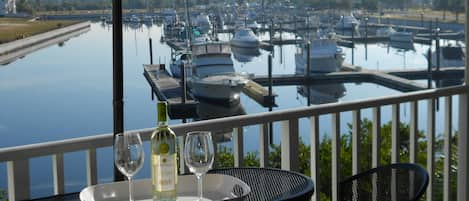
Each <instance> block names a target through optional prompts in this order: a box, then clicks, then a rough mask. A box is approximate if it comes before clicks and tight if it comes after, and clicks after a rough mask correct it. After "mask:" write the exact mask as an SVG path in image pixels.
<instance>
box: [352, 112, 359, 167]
mask: <svg viewBox="0 0 469 201" xmlns="http://www.w3.org/2000/svg"><path fill="white" fill-rule="evenodd" d="M352 116H353V119H352V174H353V175H355V174H358V173H359V172H360V142H361V140H360V120H361V117H360V116H361V115H360V110H354V111H352Z"/></svg>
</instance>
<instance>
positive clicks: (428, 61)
mask: <svg viewBox="0 0 469 201" xmlns="http://www.w3.org/2000/svg"><path fill="white" fill-rule="evenodd" d="M427 64H428V66H427V71H428V83H427V87H428V88H429V89H431V88H432V48H431V47H430V48H428V51H427Z"/></svg>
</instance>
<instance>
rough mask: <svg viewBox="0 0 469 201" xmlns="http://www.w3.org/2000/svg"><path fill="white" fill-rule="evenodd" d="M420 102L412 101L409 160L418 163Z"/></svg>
mask: <svg viewBox="0 0 469 201" xmlns="http://www.w3.org/2000/svg"><path fill="white" fill-rule="evenodd" d="M418 132H419V128H418V102H417V101H412V102H410V136H409V162H410V163H417V153H418V150H417V142H418Z"/></svg>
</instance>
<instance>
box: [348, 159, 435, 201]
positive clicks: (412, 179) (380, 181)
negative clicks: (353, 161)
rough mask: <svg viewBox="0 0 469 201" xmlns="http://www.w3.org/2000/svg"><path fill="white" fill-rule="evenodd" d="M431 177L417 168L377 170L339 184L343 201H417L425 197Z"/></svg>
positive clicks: (402, 166) (404, 166)
mask: <svg viewBox="0 0 469 201" xmlns="http://www.w3.org/2000/svg"><path fill="white" fill-rule="evenodd" d="M428 178H429V177H428V173H427V171H426V170H425V169H423V168H422V167H421V166H419V165H416V164H408V163H399V164H391V165H385V166H381V167H377V168H373V169H370V170H367V171H365V172H362V173H360V174H357V175H354V176H352V177H350V178H347V179H345V180H344V181H342V182H340V184H339V200H340V201H374V200H379V201H417V200H419V199H420V197H422V195H423V194H424V193H425V189H426V188H427V185H428Z"/></svg>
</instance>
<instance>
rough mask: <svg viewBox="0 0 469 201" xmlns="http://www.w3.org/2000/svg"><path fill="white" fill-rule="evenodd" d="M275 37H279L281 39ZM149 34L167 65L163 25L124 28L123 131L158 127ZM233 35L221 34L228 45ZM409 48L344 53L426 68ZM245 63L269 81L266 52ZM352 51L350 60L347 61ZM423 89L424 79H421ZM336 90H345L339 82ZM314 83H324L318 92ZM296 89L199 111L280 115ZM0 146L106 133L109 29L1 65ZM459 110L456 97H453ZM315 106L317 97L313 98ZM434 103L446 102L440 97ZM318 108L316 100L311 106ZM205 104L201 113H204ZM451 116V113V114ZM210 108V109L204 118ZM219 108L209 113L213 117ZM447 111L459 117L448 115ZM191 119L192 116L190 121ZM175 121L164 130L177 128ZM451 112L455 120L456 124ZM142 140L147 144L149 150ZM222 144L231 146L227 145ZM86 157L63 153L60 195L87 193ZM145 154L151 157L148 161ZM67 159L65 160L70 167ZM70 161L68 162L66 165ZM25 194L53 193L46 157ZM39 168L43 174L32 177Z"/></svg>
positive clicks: (290, 65)
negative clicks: (271, 101)
mask: <svg viewBox="0 0 469 201" xmlns="http://www.w3.org/2000/svg"><path fill="white" fill-rule="evenodd" d="M259 36H260V38H261V39H264V40H266V39H268V34H267V33H260V34H259ZM276 36H279V35H278V33H277V34H276ZM149 37H151V38H153V47H154V50H153V52H154V61H155V63H165V64H167V65H169V63H170V56H171V55H170V54H171V51H170V48H169V47H168V46H167V45H165V44H164V43H162V42H160V41H159V39H160V37H161V28H160V27H159V26H156V25H154V26H151V27H147V26H145V25H143V26H140V27H130V26H125V28H124V41H123V42H124V90H125V91H124V102H125V104H124V118H125V120H124V122H125V129H126V130H132V129H141V128H150V127H154V126H156V116H155V114H156V111H155V105H156V100H151V89H150V86H149V84H148V83H147V81H146V80H145V78H144V76H143V66H142V64H147V63H149V61H150V56H149V50H148V38H149ZM230 37H231V36H230V35H229V34H223V35H220V38H221V39H229V38H230ZM282 37H284V38H294V37H295V36H294V35H293V34H289V33H283V35H282ZM296 48H297V47H296V46H295V45H285V46H275V47H274V51H273V52H272V55H273V74H293V73H294V70H295V59H294V54H295V51H296ZM414 48H415V49H414V50H407V51H404V50H402V49H396V48H393V47H390V46H389V45H388V44H385V43H380V44H367V45H364V44H357V45H356V47H355V48H354V49H353V50H352V49H351V48H345V47H344V48H343V49H344V52H345V53H346V62H347V63H352V62H353V63H354V64H355V65H359V66H362V67H363V68H366V69H372V70H398V69H399V70H402V69H406V68H426V66H427V62H426V59H425V57H424V55H423V54H424V53H425V52H426V51H427V49H428V46H427V45H420V44H415V45H414ZM260 52H261V54H260V55H259V56H257V57H253V58H250V60H251V61H238V60H236V58H234V57H233V61H234V64H235V68H236V70H237V71H238V72H247V73H254V74H256V75H267V71H268V70H267V56H268V54H269V52H268V51H265V50H262V49H261V50H260ZM352 54H353V56H354V57H353V59H352ZM419 82H421V83H426V81H419ZM339 85H341V84H339ZM343 86H344V89H345V91H344V94H343V96H339V97H337V98H335V99H336V100H334V101H336V102H347V101H356V100H360V99H367V98H374V97H383V96H389V95H395V94H399V93H401V92H399V91H396V90H393V89H390V88H386V87H383V86H380V85H377V84H374V83H367V82H363V83H343ZM319 87H320V86H319ZM299 89H300V88H298V86H274V87H273V92H274V93H276V94H278V97H277V98H276V104H277V106H276V107H272V108H268V107H267V108H266V107H262V106H260V105H259V104H258V103H256V102H255V101H254V100H252V99H250V98H249V97H247V96H246V95H244V94H241V97H240V104H239V105H237V106H236V107H234V108H233V107H222V106H217V105H212V104H203V105H202V107H201V109H202V110H203V111H204V112H207V113H208V114H205V115H207V117H222V116H227V115H230V114H243V113H246V114H254V113H261V112H268V111H269V110H273V111H276V110H283V109H290V108H298V107H305V106H307V102H308V100H307V98H305V97H304V96H303V95H302V94H301V93H299ZM0 94H2V95H1V98H0V108H1V112H0V136H2V140H1V141H0V147H1V148H4V147H10V146H17V145H25V144H31V143H39V142H47V141H54V140H63V139H69V138H75V137H83V136H89V135H95V134H103V133H111V132H112V128H113V125H112V123H113V120H112V117H113V116H112V27H111V26H107V25H105V24H101V23H92V25H91V30H90V31H89V32H87V33H85V34H83V35H81V36H78V37H75V38H71V39H70V40H68V41H66V42H65V43H63V44H60V45H54V46H50V47H47V48H44V49H41V50H38V51H36V52H34V53H31V54H29V55H27V56H26V57H24V58H20V59H18V60H17V61H15V62H13V63H11V64H8V65H5V66H0ZM453 101H454V103H453V105H455V106H457V100H453ZM312 102H313V103H314V97H313V101H312ZM439 104H440V105H442V104H444V102H443V100H441V101H440V103H439ZM312 106H313V107H314V104H313V105H312ZM204 107H205V108H204ZM419 108H420V109H419V112H420V113H421V114H420V115H419V116H421V117H425V113H426V112H425V108H426V103H425V102H422V103H420V104H419ZM453 109H454V110H457V107H454V108H453ZM390 111H391V108H390V106H385V107H383V108H382V113H383V114H382V122H383V123H387V122H388V121H390V116H391V115H390ZM210 112H212V113H210ZM213 112H215V113H213ZM362 112H363V113H362V118H368V119H370V118H371V110H363V111H362ZM453 114H457V113H456V112H454V113H453ZM409 116H410V110H409V105H408V104H404V105H402V106H401V121H402V122H409ZM341 118H342V119H341V133H347V131H348V130H347V123H350V122H351V119H352V116H351V113H350V112H349V113H343V115H342V117H341ZM436 118H437V121H439V120H440V119H442V118H443V112H441V111H440V112H438V113H437V114H436ZM189 121H192V120H189ZM181 122H182V121H181V120H171V121H170V124H173V125H174V124H178V123H181ZM330 122H331V119H330V116H328V115H325V116H321V118H320V128H321V130H320V133H321V135H329V134H330V130H331V128H330V127H331V126H330ZM455 122H457V116H455V117H453V126H454V127H453V128H455V125H456V123H455ZM442 125H443V124H436V129H437V134H441V133H442V131H443V128H442ZM419 127H420V129H421V130H426V120H425V119H424V118H421V119H419ZM279 128H280V125H279V123H274V136H273V141H274V143H276V144H278V143H279V142H280V140H279V138H280V137H279V132H278V131H279V130H280V129H279ZM257 132H258V127H246V128H245V131H244V133H245V141H244V143H245V146H244V147H245V151H246V152H247V151H256V150H257V148H258V142H259V140H258V135H257V134H256V133H257ZM300 135H301V138H302V140H303V141H304V142H305V143H307V144H309V124H308V120H307V119H300ZM148 145H149V144H148V142H146V143H145V146H146V152H147V153H149V146H148ZM219 146H228V147H231V146H232V144H231V142H226V143H224V144H222V145H219ZM111 151H112V150H111V149H110V148H104V149H98V150H97V154H98V166H99V168H98V175H99V179H100V180H99V182H106V181H111V180H112V166H113V161H112V152H111ZM84 154H85V153H84V152H77V153H66V154H65V155H64V160H65V180H66V181H67V182H66V188H65V189H66V192H76V191H79V190H80V189H82V188H83V187H85V185H86V181H85V178H86V177H85V175H86V173H85V157H84ZM147 156H149V154H148V155H147ZM67 161H68V162H67ZM70 161H73V162H70ZM145 161H146V163H145V165H144V168H143V169H142V170H141V171H140V172H139V174H138V175H137V176H136V178H148V177H150V166H149V163H148V161H150V160H149V158H147V159H145ZM30 165H31V169H34V170H35V171H34V174H32V175H31V191H32V193H33V194H32V196H33V197H41V196H45V195H50V194H52V193H53V186H52V183H53V182H52V172H48V171H41V170H51V169H52V168H51V166H52V163H51V161H50V157H41V158H34V159H32V160H31V161H30ZM38 170H39V171H38ZM6 181H7V179H6V164H1V165H0V188H2V189H6V186H7V184H6Z"/></svg>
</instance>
